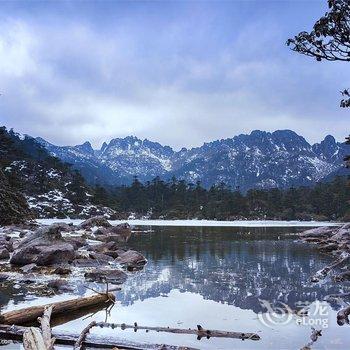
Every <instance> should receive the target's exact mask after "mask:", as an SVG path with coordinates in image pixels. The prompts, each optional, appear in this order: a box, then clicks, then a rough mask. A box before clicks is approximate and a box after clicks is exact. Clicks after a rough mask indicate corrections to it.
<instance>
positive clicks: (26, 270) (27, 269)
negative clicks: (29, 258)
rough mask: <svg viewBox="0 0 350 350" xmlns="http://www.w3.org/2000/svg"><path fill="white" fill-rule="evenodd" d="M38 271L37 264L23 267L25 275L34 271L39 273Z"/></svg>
mask: <svg viewBox="0 0 350 350" xmlns="http://www.w3.org/2000/svg"><path fill="white" fill-rule="evenodd" d="M37 270H38V266H36V264H34V263H31V264H28V265H24V266H22V267H21V271H22V272H23V273H25V274H27V273H30V272H33V271H37Z"/></svg>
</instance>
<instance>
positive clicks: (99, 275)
mask: <svg viewBox="0 0 350 350" xmlns="http://www.w3.org/2000/svg"><path fill="white" fill-rule="evenodd" d="M84 276H85V278H86V279H88V280H90V281H94V282H111V283H115V284H121V283H124V282H125V281H126V279H127V275H126V273H125V272H124V271H122V270H117V269H114V270H107V269H95V270H92V271H89V272H86V273H85V275H84Z"/></svg>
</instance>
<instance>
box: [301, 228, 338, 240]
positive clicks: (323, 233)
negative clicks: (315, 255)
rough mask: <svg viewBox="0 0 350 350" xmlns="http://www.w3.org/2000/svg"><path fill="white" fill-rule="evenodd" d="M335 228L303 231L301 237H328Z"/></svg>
mask: <svg viewBox="0 0 350 350" xmlns="http://www.w3.org/2000/svg"><path fill="white" fill-rule="evenodd" d="M336 229H337V228H336V227H326V226H325V227H317V228H312V229H309V230H306V231H303V232H302V233H301V234H300V236H301V237H320V238H321V237H330V236H331V235H332V234H333V232H334V231H335V230H336Z"/></svg>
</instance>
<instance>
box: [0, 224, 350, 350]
mask: <svg viewBox="0 0 350 350" xmlns="http://www.w3.org/2000/svg"><path fill="white" fill-rule="evenodd" d="M143 229H144V228H143ZM153 229H154V232H153V233H150V234H139V235H135V236H134V237H133V238H132V239H131V241H130V245H131V246H132V247H133V248H134V249H136V250H139V251H140V252H142V253H143V254H144V255H145V256H146V257H147V259H148V264H147V265H146V266H145V268H144V270H143V271H141V272H137V273H133V274H131V275H130V276H129V279H128V280H127V282H126V284H125V285H124V286H123V291H121V292H118V293H117V300H118V303H117V305H116V306H115V307H114V308H113V309H112V311H111V314H110V316H108V321H109V322H115V323H128V324H133V323H134V322H135V321H136V322H137V323H138V324H139V325H147V326H170V327H176V328H189V327H191V328H194V327H196V325H197V324H201V325H202V326H203V327H204V328H211V329H220V330H231V331H239V332H254V333H258V334H259V335H260V336H261V340H260V341H248V340H245V341H241V340H236V339H213V338H212V339H209V340H208V339H201V340H197V339H196V337H195V336H190V335H174V334H167V333H153V332H149V333H146V332H145V331H138V332H136V333H135V332H134V331H132V330H125V331H122V330H113V331H112V330H110V329H94V330H93V331H92V333H94V334H101V335H103V334H106V335H109V336H110V335H111V334H112V332H113V334H115V335H116V336H118V337H123V338H128V339H131V340H134V341H140V342H152V343H167V344H176V345H187V346H192V347H195V348H198V349H216V350H220V349H222V350H229V349H230V350H231V349H280V350H283V349H300V348H302V347H303V346H304V345H306V344H307V343H308V342H309V340H310V339H309V337H310V334H311V326H312V322H319V323H317V324H316V326H315V328H317V329H321V328H323V326H325V328H324V329H323V336H322V337H320V338H319V340H318V341H317V343H315V344H314V345H313V346H312V349H348V344H349V341H350V329H349V327H348V326H344V327H339V326H338V325H337V324H336V312H337V310H339V308H340V307H341V306H342V301H339V300H338V301H333V302H332V303H331V304H330V303H327V302H323V303H319V302H320V301H323V300H324V298H325V297H326V296H327V295H329V294H334V293H339V292H341V291H345V292H346V291H350V288H349V287H348V285H344V284H343V285H342V286H340V285H339V284H334V283H332V281H331V280H327V281H325V282H322V284H313V283H310V282H309V279H310V277H311V276H312V275H313V274H314V273H315V272H316V271H317V270H319V269H321V268H322V267H324V266H325V265H326V264H327V263H329V262H330V259H329V257H327V256H325V255H322V254H320V253H319V252H318V251H317V250H316V249H315V248H313V247H312V246H311V245H306V244H303V243H300V242H296V241H295V235H294V233H295V232H296V231H297V230H300V228H298V229H296V228H295V229H294V228H290V227H289V228H218V227H213V228H205V227H188V228H179V227H154V228H153ZM85 293H86V290H85V289H84V288H82V286H78V287H77V291H76V292H75V294H81V295H83V294H85ZM11 294H12V295H14V297H11ZM70 297H71V295H67V294H66V295H60V296H55V297H54V298H48V297H43V298H37V299H34V298H33V297H32V296H31V295H30V294H27V293H26V291H25V290H23V289H21V288H18V289H16V288H15V287H14V286H8V287H7V288H3V289H2V291H1V301H2V305H3V310H6V309H12V308H14V307H23V305H31V304H34V303H35V304H41V303H43V302H47V301H54V300H59V299H64V298H70ZM267 305H271V307H273V308H276V307H283V308H284V309H288V310H289V311H290V313H291V315H290V316H288V315H284V317H280V318H278V319H277V317H273V315H272V316H271V315H270V314H268V313H267V309H266V306H267ZM305 305H309V307H310V310H309V316H308V317H304V318H301V317H298V316H297V315H296V313H297V312H298V310H300V309H301V308H302V307H303V306H305ZM292 313H293V314H292ZM105 318H106V312H105V311H100V312H98V313H96V314H95V315H94V316H93V317H92V318H85V319H84V318H80V319H78V320H74V321H71V322H69V323H66V324H63V325H60V326H57V327H56V328H57V329H60V330H64V331H74V332H76V333H78V332H80V331H81V330H82V329H83V328H84V327H85V326H86V325H87V324H88V323H89V322H91V320H93V319H94V320H96V321H104V320H105ZM11 346H12V347H14V348H18V345H11Z"/></svg>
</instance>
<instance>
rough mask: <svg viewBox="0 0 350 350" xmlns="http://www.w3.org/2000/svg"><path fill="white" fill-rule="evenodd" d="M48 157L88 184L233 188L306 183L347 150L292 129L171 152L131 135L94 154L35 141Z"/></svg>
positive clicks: (336, 164) (334, 168) (335, 165)
mask: <svg viewBox="0 0 350 350" xmlns="http://www.w3.org/2000/svg"><path fill="white" fill-rule="evenodd" d="M37 140H38V141H39V142H40V143H41V144H42V145H44V146H45V147H46V149H47V150H48V151H49V152H50V153H51V154H52V155H55V156H57V157H59V158H60V159H62V160H63V161H65V162H69V163H71V164H73V166H74V167H75V168H77V169H79V170H81V172H82V174H83V175H84V176H85V177H86V179H87V181H88V182H90V183H100V184H110V185H119V184H126V183H130V182H131V180H132V178H133V176H138V177H139V179H140V180H142V181H146V180H150V179H152V178H154V177H155V176H161V177H163V178H166V179H168V178H170V177H172V176H175V177H177V178H179V179H184V180H186V181H187V182H196V181H202V183H203V184H204V185H205V186H206V187H209V186H211V185H213V184H215V183H220V182H225V183H226V184H227V185H230V186H232V187H233V188H236V187H240V188H241V189H242V190H244V191H245V190H248V189H250V188H271V187H280V188H286V187H290V186H300V185H311V184H313V183H315V182H317V181H319V180H321V179H323V178H325V177H329V176H330V174H333V173H337V172H339V171H340V170H339V169H340V168H341V167H342V166H343V158H344V156H345V154H347V153H350V151H349V150H348V149H349V146H348V145H345V144H344V143H339V142H336V140H335V139H334V137H332V136H330V135H328V136H326V138H325V139H324V140H323V141H322V142H320V143H317V144H314V145H310V144H309V143H308V142H307V141H306V140H305V139H304V138H303V137H302V136H300V135H298V134H296V133H295V132H293V131H291V130H277V131H275V132H272V133H270V132H265V131H259V130H255V131H253V132H252V133H251V134H249V135H243V134H242V135H238V136H235V137H233V138H229V139H223V140H217V141H213V142H210V143H205V144H204V145H202V146H201V147H196V148H192V149H185V148H183V149H182V150H180V151H179V152H175V151H174V150H173V149H172V148H171V147H169V146H162V145H161V144H159V143H156V142H152V141H149V140H147V139H146V140H140V139H138V138H137V137H134V136H128V137H126V138H116V139H113V140H111V141H110V143H109V144H107V143H104V144H103V146H102V148H101V149H100V150H93V148H92V147H91V145H90V143H88V142H86V143H84V144H83V145H78V146H66V147H60V146H55V145H52V144H50V143H48V142H46V141H45V140H43V139H37Z"/></svg>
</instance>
